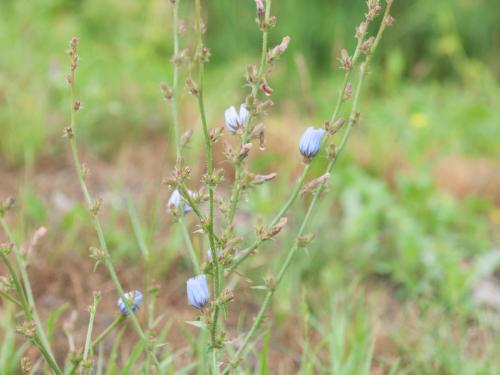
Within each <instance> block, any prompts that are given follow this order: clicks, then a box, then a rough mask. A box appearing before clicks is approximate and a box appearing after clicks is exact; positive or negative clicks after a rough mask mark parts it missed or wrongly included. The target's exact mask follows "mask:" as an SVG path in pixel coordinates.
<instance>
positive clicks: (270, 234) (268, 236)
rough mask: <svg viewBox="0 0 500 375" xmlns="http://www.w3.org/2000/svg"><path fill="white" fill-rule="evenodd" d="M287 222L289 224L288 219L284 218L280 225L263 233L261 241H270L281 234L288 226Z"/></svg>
mask: <svg viewBox="0 0 500 375" xmlns="http://www.w3.org/2000/svg"><path fill="white" fill-rule="evenodd" d="M287 222H288V218H286V217H282V218H281V219H280V221H279V222H278V224H276V225H274V226H272V227H271V228H270V229H269V230H268V231H267V232H263V233H261V235H260V237H261V239H262V240H269V239H271V238H273V237H274V236H276V235H277V234H278V233H279V232H281V230H282V229H283V227H284V226H285V225H286V223H287Z"/></svg>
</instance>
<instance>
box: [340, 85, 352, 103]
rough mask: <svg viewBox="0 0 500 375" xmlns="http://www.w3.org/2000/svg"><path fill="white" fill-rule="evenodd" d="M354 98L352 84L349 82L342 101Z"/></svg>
mask: <svg viewBox="0 0 500 375" xmlns="http://www.w3.org/2000/svg"><path fill="white" fill-rule="evenodd" d="M351 97H352V83H351V82H347V84H346V85H345V90H344V95H343V96H342V100H344V101H346V100H349V99H350V98H351Z"/></svg>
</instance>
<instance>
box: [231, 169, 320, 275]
mask: <svg viewBox="0 0 500 375" xmlns="http://www.w3.org/2000/svg"><path fill="white" fill-rule="evenodd" d="M310 169H311V164H310V163H309V164H306V166H305V167H304V169H303V171H302V174H301V175H300V177H299V180H298V181H297V183H296V184H295V188H294V190H293V192H292V194H291V195H290V197H289V198H288V200H287V201H286V202H285V204H284V205H283V207H281V209H280V211H279V212H278V213H277V214H276V216H275V217H274V219H273V220H272V221H271V222H270V223H269V225H268V227H267V229H268V230H269V229H270V228H271V227H273V226H274V225H276V224H277V223H278V222H279V221H280V220H281V218H282V217H283V216H285V214H286V212H287V211H288V210H289V209H290V207H291V206H292V204H293V203H294V202H295V200H296V199H297V197H298V196H299V193H300V189H302V186H304V182H305V179H306V176H307V174H308V172H309V170H310ZM264 241H265V240H264V239H262V238H258V239H256V240H255V241H254V243H253V244H252V245H251V246H249V247H247V248H246V249H244V250H242V251H241V253H240V254H239V256H238V258H236V259H235V260H234V262H233V263H232V264H231V266H229V267H228V269H227V273H228V274H230V273H232V272H233V271H234V270H235V269H237V268H238V267H239V266H240V265H241V263H243V262H244V261H245V260H246V259H247V258H248V257H249V256H250V255H251V254H252V253H253V251H254V250H256V249H257V248H258V247H259V246H260V245H261V244H262V243H263V242H264Z"/></svg>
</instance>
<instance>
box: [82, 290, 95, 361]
mask: <svg viewBox="0 0 500 375" xmlns="http://www.w3.org/2000/svg"><path fill="white" fill-rule="evenodd" d="M98 302H99V299H98V297H97V296H96V295H94V301H93V303H92V305H91V306H90V309H89V310H90V317H89V324H88V327H87V336H86V339H85V346H84V348H83V361H84V362H86V361H87V359H88V358H89V353H90V349H91V347H92V348H93V346H91V344H92V330H93V329H94V319H95V314H96V310H97V304H98Z"/></svg>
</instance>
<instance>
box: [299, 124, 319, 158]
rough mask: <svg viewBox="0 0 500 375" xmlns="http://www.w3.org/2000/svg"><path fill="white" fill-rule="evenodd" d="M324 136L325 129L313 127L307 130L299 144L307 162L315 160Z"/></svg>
mask: <svg viewBox="0 0 500 375" xmlns="http://www.w3.org/2000/svg"><path fill="white" fill-rule="evenodd" d="M324 134H325V130H324V129H315V128H314V127H312V126H310V127H308V128H307V129H306V131H305V132H304V134H303V135H302V137H301V138H300V142H299V150H300V153H301V154H302V156H304V158H305V159H306V160H310V159H312V158H314V157H315V156H316V154H317V153H318V152H319V149H320V147H321V141H322V140H323V136H324Z"/></svg>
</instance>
